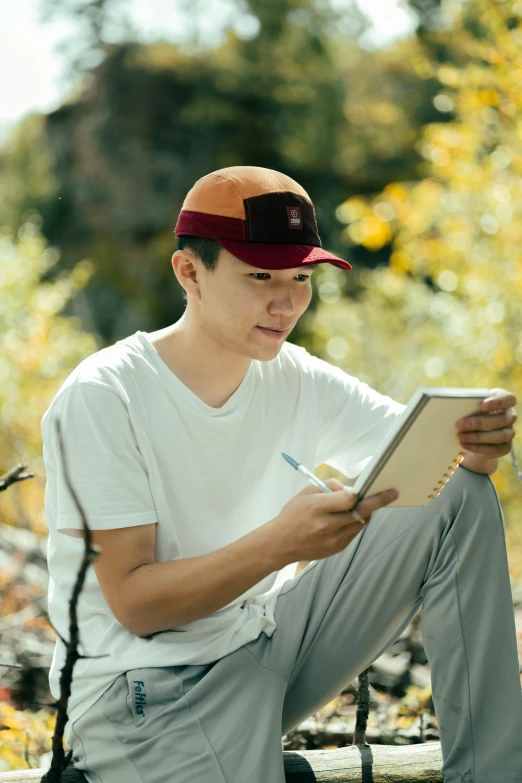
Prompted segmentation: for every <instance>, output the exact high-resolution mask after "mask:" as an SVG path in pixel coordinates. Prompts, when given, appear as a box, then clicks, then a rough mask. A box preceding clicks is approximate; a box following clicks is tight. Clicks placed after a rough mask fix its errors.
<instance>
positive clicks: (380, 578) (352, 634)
mask: <svg viewBox="0 0 522 783" xmlns="http://www.w3.org/2000/svg"><path fill="white" fill-rule="evenodd" d="M421 607H422V617H421V621H422V633H423V643H424V647H425V651H426V655H427V656H428V660H429V663H430V665H431V676H432V693H433V703H434V706H435V712H436V716H437V721H438V724H439V730H440V740H441V749H442V757H443V766H442V774H443V776H444V780H445V783H463V782H465V783H501V781H502V782H505V781H511V782H512V783H514V782H515V781H516V782H517V783H522V694H521V688H520V674H519V662H518V653H517V641H516V631H515V617H514V609H513V601H512V593H511V585H510V579H509V571H508V561H507V553H506V543H505V535H504V518H503V514H502V510H501V507H500V504H499V500H498V495H497V493H496V490H495V487H494V485H493V483H492V481H491V479H490V478H489V477H488V476H485V475H481V474H476V473H472V472H471V471H469V470H466V468H462V467H461V468H459V469H458V470H457V471H456V472H455V474H454V476H453V477H452V479H451V481H450V482H449V483H448V485H447V486H446V488H445V489H444V491H443V492H442V494H441V495H440V496H439V497H438V498H436V499H434V500H432V502H431V503H430V504H429V505H428V506H425V507H413V508H409V507H404V508H394V509H380V510H379V511H377V512H375V513H374V514H373V516H372V519H371V520H370V523H369V524H368V525H367V526H366V527H364V528H361V532H360V533H359V534H358V535H357V537H356V538H355V539H354V540H353V541H352V542H351V543H350V544H349V546H347V547H346V548H345V549H344V550H343V551H342V552H340V553H338V554H336V555H333V556H331V557H328V558H325V559H323V560H316V561H313V562H312V563H309V564H308V565H307V566H306V568H304V569H303V571H301V573H300V574H299V575H298V576H296V577H294V578H293V579H289V580H288V581H287V582H285V583H284V584H283V586H282V588H281V593H280V595H279V598H278V602H277V607H276V613H275V617H276V622H277V628H276V630H275V631H274V634H273V636H272V637H271V638H268V637H267V636H266V635H265V634H264V633H261V634H260V635H259V637H258V638H257V639H255V640H254V641H251V642H249V643H248V644H246V645H244V646H243V647H240V648H239V649H238V650H236V651H235V652H233V653H230V654H229V655H226V656H225V657H224V658H221V659H220V660H218V661H216V662H214V663H211V664H206V665H197V666H196V665H188V666H168V667H162V668H143V669H134V670H132V671H128V672H126V673H124V674H121V675H120V676H119V677H118V678H117V679H116V680H115V682H114V683H113V684H112V685H111V686H110V688H108V690H107V691H106V692H105V693H104V694H103V696H101V697H100V698H99V699H98V701H97V702H96V703H95V704H94V705H93V706H92V707H91V708H90V709H89V710H88V711H87V712H86V713H85V714H84V715H83V716H82V717H81V718H80V719H79V720H77V721H76V722H75V723H74V724H73V725H72V727H71V732H70V746H71V748H72V750H73V753H74V757H73V758H74V764H75V766H76V767H77V768H78V769H81V770H83V771H84V772H85V774H86V777H87V780H88V781H89V783H121V781H125V783H166V782H167V781H172V783H284V781H285V775H284V768H283V753H282V743H281V737H282V736H283V735H284V734H287V733H288V732H289V731H290V730H291V729H293V728H295V727H296V726H297V725H298V724H299V723H300V722H301V721H303V720H305V719H306V718H308V717H309V716H310V715H311V714H312V713H313V712H316V711H317V710H318V709H320V708H321V707H323V706H324V705H325V704H327V703H328V702H330V701H331V700H332V699H334V698H335V697H336V696H337V695H338V694H339V693H340V692H341V691H342V690H343V688H344V687H345V686H346V685H347V684H348V683H349V682H351V681H352V680H353V679H354V678H355V677H356V676H357V675H358V674H359V673H360V672H362V671H363V670H364V669H365V668H367V667H368V666H369V665H370V664H371V663H372V662H373V661H375V660H376V659H377V658H378V657H379V656H380V655H382V653H383V652H385V650H387V649H388V647H390V646H391V644H393V642H394V641H395V640H396V639H397V638H398V637H399V636H400V635H401V633H402V632H403V631H404V629H405V628H406V627H407V625H408V624H409V622H410V621H411V620H412V618H413V617H414V616H415V614H417V612H418V611H419V609H420V608H421ZM143 693H145V694H146V708H145V709H143V708H142V703H143V702H142V696H141V694H143Z"/></svg>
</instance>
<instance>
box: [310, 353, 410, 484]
mask: <svg viewBox="0 0 522 783" xmlns="http://www.w3.org/2000/svg"><path fill="white" fill-rule="evenodd" d="M310 358H311V359H312V367H313V372H314V379H315V385H316V390H317V404H318V438H317V451H316V467H317V465H322V464H323V463H325V464H327V465H330V466H331V467H333V468H335V469H336V470H339V471H341V473H343V474H344V475H345V476H347V477H348V478H355V477H357V476H358V475H359V474H360V473H361V472H362V470H363V469H364V468H365V467H366V465H367V464H368V462H369V461H370V459H371V458H372V456H373V454H374V452H375V450H376V448H377V447H378V445H379V443H380V442H381V441H382V439H383V438H384V437H385V436H386V434H387V433H388V431H389V430H390V428H391V427H392V426H393V425H394V423H395V422H396V421H397V418H398V417H399V416H401V415H402V412H403V411H404V410H405V408H406V407H407V406H406V405H403V404H402V403H400V402H396V401H395V400H393V399H392V398H391V397H388V396H386V395H384V394H380V393H379V392H377V391H375V389H372V388H371V387H370V386H369V385H368V384H367V383H364V382H363V381H360V380H359V379H358V378H356V377H355V376H353V375H349V374H348V373H346V372H344V370H342V369H341V368H340V367H336V366H334V365H331V364H329V363H328V362H326V361H324V360H322V359H319V358H318V357H312V356H311V357H310Z"/></svg>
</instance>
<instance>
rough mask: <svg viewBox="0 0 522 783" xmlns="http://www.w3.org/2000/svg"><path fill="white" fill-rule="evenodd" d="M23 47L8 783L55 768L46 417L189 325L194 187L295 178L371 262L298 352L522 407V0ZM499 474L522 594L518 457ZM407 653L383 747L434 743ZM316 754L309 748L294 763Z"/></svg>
mask: <svg viewBox="0 0 522 783" xmlns="http://www.w3.org/2000/svg"><path fill="white" fill-rule="evenodd" d="M0 30H1V40H2V45H1V47H0V73H1V74H2V76H1V78H0V381H1V382H0V475H1V474H2V473H6V472H7V471H8V470H9V469H10V468H12V467H14V466H15V465H16V464H18V463H20V462H26V463H28V465H29V470H30V471H32V472H33V473H34V474H35V476H34V478H32V479H29V480H26V481H24V482H22V483H18V484H15V485H13V486H11V487H10V488H8V489H7V490H6V491H5V492H1V493H0V541H1V543H2V547H1V550H0V595H1V597H0V664H3V665H2V666H0V699H2V703H1V704H0V729H3V731H2V732H1V733H0V751H1V753H0V757H1V759H2V761H0V769H15V768H21V767H27V766H38V764H39V762H40V760H41V759H42V757H43V756H42V754H45V752H46V751H48V750H49V748H50V736H51V732H52V727H53V726H54V710H53V708H52V706H46V705H51V702H52V699H51V697H50V694H49V693H48V690H47V670H48V667H49V664H50V656H51V653H52V648H53V642H54V638H55V637H54V632H53V631H52V629H51V628H50V626H49V624H48V622H47V620H46V616H45V612H46V591H47V577H46V569H45V545H46V524H45V517H44V513H43V492H44V487H45V471H44V466H43V460H42V444H41V436H40V422H41V418H42V416H43V414H44V412H45V410H46V409H47V407H48V405H49V404H50V402H51V400H52V398H53V396H54V395H55V393H56V391H57V390H58V388H59V387H60V386H61V384H62V383H63V381H64V380H65V378H66V377H67V376H68V375H69V373H70V372H71V371H72V370H73V369H74V368H75V367H76V366H77V364H78V363H79V362H80V361H81V360H82V359H83V358H85V357H86V356H88V355H89V354H91V353H93V352H94V351H96V350H99V349H100V348H103V347H105V346H106V345H110V344H112V343H114V342H115V341H116V340H119V339H121V338H122V337H125V336H127V335H129V334H132V333H134V332H135V331H136V330H138V329H140V330H144V331H153V330H155V329H159V328H162V327H164V326H167V325H169V324H172V323H174V322H175V321H176V320H178V318H180V317H181V315H182V313H183V310H184V306H185V305H184V301H183V299H182V296H181V288H180V287H179V285H178V283H177V280H176V278H175V276H174V274H173V271H172V267H171V262H170V259H171V256H172V253H173V252H174V250H175V249H176V238H175V236H174V234H173V231H174V226H175V223H176V218H177V215H178V212H179V210H180V208H181V204H182V202H183V199H184V197H185V195H186V193H187V191H188V190H189V189H190V187H191V186H192V185H193V183H194V182H195V180H196V179H198V178H199V177H201V176H203V175H204V174H206V173H208V172H210V171H212V170H215V169H218V168H222V167H225V166H232V165H241V164H242V165H256V166H266V167H269V168H274V169H279V170H281V171H283V172H284V173H286V174H288V175H289V176H291V177H293V178H294V179H296V180H297V181H298V182H300V183H301V184H302V185H303V187H304V188H305V189H306V190H307V191H308V193H309V194H310V196H311V198H312V199H313V201H314V204H315V206H316V213H317V219H318V225H319V231H320V235H321V238H322V241H323V245H324V246H325V247H326V248H327V249H328V250H330V251H332V252H334V253H337V254H339V255H341V256H342V257H344V258H346V259H348V260H349V261H350V263H351V264H352V265H353V269H352V271H351V272H349V273H346V272H343V271H341V270H338V269H337V268H335V267H333V266H331V265H327V264H324V265H322V266H320V267H319V268H318V270H317V272H316V273H315V274H314V276H313V278H312V279H313V285H314V292H313V299H312V302H311V305H310V308H309V309H308V311H307V312H306V313H305V315H304V316H303V317H302V318H301V320H300V322H299V323H298V325H297V326H296V328H295V329H294V331H293V332H292V334H291V336H290V341H291V342H295V343H298V344H300V345H304V346H306V347H307V349H308V350H309V351H310V352H311V353H314V354H315V355H317V356H320V357H321V358H324V359H326V360H328V361H329V362H331V363H333V364H336V365H338V366H340V367H342V368H343V369H344V370H345V371H346V372H348V373H349V374H351V375H355V376H357V377H358V378H360V379H361V380H363V381H365V382H367V383H369V384H370V386H372V387H373V388H375V389H377V390H378V391H380V392H382V393H383V394H388V395H390V396H391V397H393V398H394V399H395V400H398V401H399V402H403V403H405V402H407V401H408V399H409V398H410V396H411V395H412V394H413V392H414V391H415V390H416V388H417V387H418V386H420V385H426V386H469V387H473V386H488V387H490V388H492V387H500V388H504V389H507V390H509V391H512V392H513V393H514V394H515V395H516V396H517V398H518V399H519V400H520V403H522V305H521V302H522V257H521V247H522V179H521V174H522V146H521V141H520V140H521V138H522V54H521V52H522V2H513V1H512V0H371V2H370V0H271V2H266V0H220V1H219V2H218V0H206V2H202V0H129V1H128V2H122V0H17V3H11V4H7V3H4V4H2V7H1V8H0ZM520 403H519V404H518V405H517V412H518V413H519V421H520V420H522V419H520V414H521V412H522V405H521V404H520ZM515 448H516V449H517V452H518V455H519V456H522V446H520V436H519V435H518V434H517V438H516V441H515ZM521 461H522V460H521ZM317 473H318V474H319V475H321V477H322V478H325V477H328V476H337V477H339V478H341V479H343V477H342V476H341V475H340V474H338V473H335V471H333V470H332V469H331V468H329V467H328V466H321V467H320V468H318V470H317ZM492 479H493V482H494V484H495V486H496V488H497V491H498V493H499V497H500V499H501V502H502V508H503V511H504V516H505V522H506V542H507V550H508V560H509V569H510V575H511V578H512V583H513V586H514V590H515V594H516V595H518V593H517V590H518V585H519V584H521V583H522V486H521V484H520V482H519V481H518V480H517V477H516V475H515V472H514V470H513V466H512V464H511V459H510V457H509V456H506V457H504V458H503V459H501V460H500V467H499V470H498V471H497V472H496V473H495V474H494V476H493V477H492ZM516 619H517V634H518V640H519V644H520V651H521V660H522V620H521V619H520V613H519V612H518V610H517V614H516ZM397 645H398V646H395V647H394V649H393V650H391V651H390V652H391V653H394V655H393V665H391V662H392V656H391V655H390V656H389V658H386V660H385V659H384V657H383V661H382V662H381V663H382V665H381V666H380V667H379V666H378V665H377V664H378V662H376V664H374V665H372V667H371V672H370V683H371V686H372V702H371V706H372V711H371V713H370V722H369V728H368V741H370V742H371V741H379V742H390V743H392V744H399V743H401V742H402V743H404V742H415V741H421V739H422V738H423V737H424V739H426V738H427V739H430V737H431V738H433V739H437V738H438V734H437V724H436V718H435V716H434V711H433V704H432V701H431V688H430V680H429V664H428V662H427V660H426V658H425V656H424V655H423V650H422V641H421V639H420V638H419V634H418V628H417V624H416V623H415V624H412V627H411V628H410V629H408V632H407V634H406V635H405V637H404V639H402V640H400V641H399V642H398V643H397ZM385 663H388V664H389V665H388V668H386V665H385ZM7 664H9V666H8V665H7ZM13 664H17V665H18V668H14V667H13ZM342 715H344V718H345V720H346V721H347V724H346V725H348V726H349V727H351V726H352V724H353V722H354V690H353V687H352V688H351V687H349V686H347V690H346V692H343V694H342V696H341V697H340V698H339V700H335V702H334V703H332V705H329V709H326V710H325V711H324V714H321V715H320V716H319V718H320V719H321V720H324V721H326V722H328V720H329V721H330V723H331V721H332V720H333V719H334V718H335V719H337V718H339V717H340V716H342ZM423 716H424V717H425V718H426V721H427V722H425V723H423ZM327 719H328V720H327ZM426 726H427V727H428V732H431V734H429V733H427V734H426V733H425V727H426ZM423 727H424V728H423ZM350 730H351V728H350ZM372 732H374V733H373V734H372ZM341 734H342V732H341ZM324 736H325V737H326V736H327V735H326V734H325V735H324ZM419 737H420V738H421V739H419ZM372 738H373V739H372ZM341 741H342V740H341ZM350 741H351V740H350ZM299 742H301V745H299ZM313 742H316V744H315V745H314V744H313ZM317 742H318V740H317V738H316V739H315V740H313V741H312V740H311V739H310V738H308V739H307V738H306V732H304V729H303V732H302V733H301V734H299V733H297V734H296V735H295V737H294V738H293V743H294V744H293V745H292V744H291V742H290V740H288V745H287V747H289V748H290V747H296V748H298V747H317V746H318V745H317ZM328 742H330V746H332V744H333V745H335V740H332V739H330V740H328V739H324V741H323V744H322V745H321V746H328ZM344 742H346V739H345V740H344ZM307 743H308V744H307ZM2 765H3V766H2Z"/></svg>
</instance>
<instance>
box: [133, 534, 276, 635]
mask: <svg viewBox="0 0 522 783" xmlns="http://www.w3.org/2000/svg"><path fill="white" fill-rule="evenodd" d="M273 546H274V542H273V536H272V533H271V529H269V527H268V526H267V525H263V526H262V527H259V528H257V529H256V530H254V531H252V532H251V533H248V534H247V535H246V536H243V537H242V538H239V539H238V540H237V541H234V542H233V543H232V544H229V545H227V546H225V547H222V548H221V549H217V550H216V551H214V552H209V553H208V554H206V555H201V556H198V557H186V558H182V559H180V560H170V561H168V562H165V563H151V564H150V565H143V566H140V567H139V568H136V569H135V570H134V571H131V572H130V574H128V576H127V577H126V579H125V581H124V583H123V585H122V590H123V591H124V594H123V595H122V603H123V604H124V605H125V606H126V607H127V611H126V612H125V620H126V622H125V625H126V626H127V627H128V628H129V630H131V631H133V633H135V634H136V635H137V636H150V634H152V633H157V632H158V631H165V630H168V629H173V628H176V627H178V626H181V625H185V624H186V623H190V622H193V621H194V620H199V619H200V618H202V617H207V615H209V614H212V613H213V612H216V611H218V609H222V608H223V607H224V606H226V605H227V604H229V603H230V602H231V601H233V600H234V599H235V598H237V597H238V596H240V595H242V594H243V593H244V592H246V591H247V590H249V589H250V588H251V587H253V585H255V584H257V583H258V582H260V581H261V580H262V579H264V578H265V577H266V576H268V575H269V574H271V573H273V572H274V571H278V570H279V569H281V568H283V567H284V565H286V564H282V563H280V562H278V558H277V556H276V554H275V553H273Z"/></svg>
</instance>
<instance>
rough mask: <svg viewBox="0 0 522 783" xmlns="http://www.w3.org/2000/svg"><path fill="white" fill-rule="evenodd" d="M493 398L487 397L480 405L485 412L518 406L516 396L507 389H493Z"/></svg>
mask: <svg viewBox="0 0 522 783" xmlns="http://www.w3.org/2000/svg"><path fill="white" fill-rule="evenodd" d="M490 391H491V392H492V396H491V397H486V399H484V400H482V401H481V403H480V407H481V408H482V409H483V410H495V411H497V410H506V408H511V407H512V406H513V405H516V404H517V398H516V397H515V395H514V394H513V393H512V392H510V391H507V389H491V390H490Z"/></svg>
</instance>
